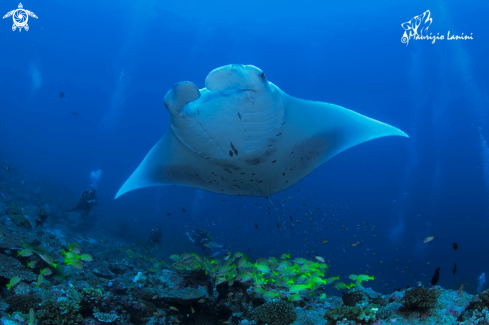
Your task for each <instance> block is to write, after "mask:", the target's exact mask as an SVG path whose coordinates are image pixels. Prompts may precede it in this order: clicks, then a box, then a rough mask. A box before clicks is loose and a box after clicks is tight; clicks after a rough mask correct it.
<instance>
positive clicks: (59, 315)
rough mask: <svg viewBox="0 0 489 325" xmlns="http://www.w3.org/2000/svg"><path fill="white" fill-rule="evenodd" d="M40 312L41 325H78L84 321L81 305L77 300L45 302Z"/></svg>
mask: <svg viewBox="0 0 489 325" xmlns="http://www.w3.org/2000/svg"><path fill="white" fill-rule="evenodd" d="M40 308H41V310H40V311H39V314H38V315H39V317H38V318H39V320H40V321H41V324H55V325H64V324H77V323H79V322H81V321H83V317H82V316H81V315H80V308H81V307H80V305H78V303H77V302H76V301H75V300H72V299H66V300H61V301H51V300H48V301H45V302H44V303H43V304H42V305H41V307H40Z"/></svg>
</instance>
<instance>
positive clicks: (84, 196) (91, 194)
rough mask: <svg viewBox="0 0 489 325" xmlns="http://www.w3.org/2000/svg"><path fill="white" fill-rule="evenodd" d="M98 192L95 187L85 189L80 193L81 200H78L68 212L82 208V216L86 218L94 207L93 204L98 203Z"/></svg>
mask: <svg viewBox="0 0 489 325" xmlns="http://www.w3.org/2000/svg"><path fill="white" fill-rule="evenodd" d="M96 192H97V191H96V190H95V189H93V188H91V189H89V190H84V191H83V192H82V193H81V195H80V202H78V204H77V205H76V206H75V207H74V208H72V209H69V210H67V212H72V211H79V210H82V211H83V212H82V214H81V216H82V217H83V219H86V218H87V216H88V214H89V213H90V211H91V209H92V205H96V204H97V203H98V200H97V198H96V197H95V193H96Z"/></svg>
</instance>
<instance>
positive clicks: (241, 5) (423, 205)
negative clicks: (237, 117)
mask: <svg viewBox="0 0 489 325" xmlns="http://www.w3.org/2000/svg"><path fill="white" fill-rule="evenodd" d="M17 5H18V3H17V2H15V1H2V2H1V4H0V9H1V10H0V11H2V12H4V13H6V12H8V11H10V10H13V9H16V8H17ZM23 5H24V8H25V9H28V10H31V11H33V12H34V13H35V14H36V15H37V16H38V17H39V18H38V19H34V18H30V19H29V21H28V22H29V26H30V29H29V31H25V30H23V31H22V32H20V33H19V32H18V31H15V32H13V31H12V29H11V26H12V19H11V18H8V19H3V20H1V21H0V23H1V24H0V47H1V51H0V166H11V169H12V170H11V173H12V174H14V175H15V177H14V176H13V177H14V178H15V179H16V180H17V182H18V190H19V191H22V186H24V185H25V186H28V185H29V184H36V185H35V186H38V187H39V189H40V190H39V196H42V197H43V200H44V202H47V203H49V202H50V200H52V201H55V200H60V198H62V201H63V202H62V203H63V204H65V205H66V207H67V208H69V207H71V206H72V205H74V204H75V203H76V202H77V199H78V196H79V193H80V192H81V191H82V190H83V189H85V188H87V187H89V186H90V184H92V181H91V179H90V174H91V172H92V171H94V172H96V171H97V170H99V169H100V170H101V171H102V176H101V178H100V181H99V183H98V184H97V187H98V198H99V205H98V206H97V207H95V208H94V209H93V213H92V215H91V216H90V217H89V219H88V221H86V222H84V221H82V220H78V219H75V217H76V216H71V217H70V218H73V219H70V220H65V221H64V223H65V224H67V225H70V224H72V225H73V227H75V228H76V229H77V231H79V232H83V233H92V234H94V233H96V234H99V235H102V234H103V235H104V236H105V237H110V238H112V239H113V241H121V242H125V243H133V242H135V243H138V242H140V241H142V240H144V239H145V238H146V236H147V235H148V233H149V231H150V229H151V228H152V227H154V226H161V227H162V229H163V243H162V244H161V246H160V250H159V253H158V254H159V255H160V256H161V257H167V256H168V255H169V254H179V253H181V252H183V251H191V250H196V249H197V251H198V248H196V247H194V246H193V245H192V244H191V243H190V242H189V241H188V240H187V238H186V236H185V232H186V231H188V230H189V229H191V228H193V227H199V228H203V229H206V230H208V231H210V232H211V233H212V234H213V235H214V237H216V239H217V240H218V241H219V242H221V243H225V244H226V245H227V246H228V247H230V248H231V249H232V250H233V251H243V252H244V253H245V254H248V255H249V256H251V257H252V258H258V257H266V256H279V255H280V254H282V253H285V252H291V253H292V255H293V256H303V257H309V258H312V257H313V256H314V254H315V253H317V254H318V255H320V256H323V257H324V258H325V259H326V260H329V261H330V262H329V263H328V264H330V266H332V272H331V273H332V275H341V277H342V279H343V280H346V277H347V276H348V275H349V274H352V273H354V274H360V273H366V274H369V275H375V277H376V281H374V282H373V283H372V284H370V283H369V284H370V285H372V286H373V287H374V288H375V289H376V290H377V291H380V292H389V291H391V290H393V289H394V288H397V287H402V288H404V287H406V286H408V285H410V286H413V285H415V284H416V282H417V281H423V283H424V284H425V285H426V284H428V283H429V280H430V278H431V276H432V274H433V272H434V270H435V269H436V268H437V267H440V268H441V273H440V282H439V284H440V285H441V286H443V287H446V288H451V289H455V288H458V287H459V286H460V284H462V283H464V282H467V285H466V286H465V288H466V290H468V291H469V292H475V290H476V288H477V278H478V277H479V276H480V275H481V273H483V272H489V260H488V259H487V256H488V255H489V241H488V240H487V238H488V237H487V234H488V233H489V221H488V218H489V209H488V208H489V204H488V202H489V146H488V143H487V139H489V117H488V114H487V110H488V108H489V95H488V90H489V78H488V75H489V74H488V73H489V63H488V60H487V58H488V57H489V46H488V44H489V30H488V29H487V26H486V24H485V21H486V17H487V14H489V4H488V3H487V2H484V1H480V0H479V1H467V2H457V1H451V2H447V1H428V2H426V1H414V2H413V1H404V2H397V1H395V2H392V1H376V2H374V3H368V2H365V1H351V2H345V3H342V4H337V3H336V2H331V3H326V2H325V1H300V2H299V1H275V0H274V1H267V2H266V3H265V4H264V3H263V2H262V1H210V2H209V1H176V2H173V3H170V2H169V1H166V2H162V1H117V2H116V1H113V2H98V1H69V2H66V1H50V2H46V1H43V2H39V1H27V2H23ZM426 10H430V11H431V17H432V19H433V23H432V25H431V26H430V29H429V31H430V32H433V33H440V34H445V35H446V33H447V31H450V33H451V34H457V35H461V34H462V33H464V34H470V33H472V35H473V40H464V41H462V40H459V41H448V40H443V41H436V42H435V44H432V43H431V42H430V41H421V40H418V41H415V40H412V41H410V43H409V45H408V46H406V44H403V43H401V37H402V34H403V31H404V30H403V28H402V27H401V23H403V22H406V21H409V20H410V19H411V18H412V17H414V16H416V15H420V14H421V13H423V12H424V11H426ZM2 15H3V14H2ZM230 63H240V64H252V65H255V66H257V67H259V68H261V69H262V70H263V71H265V73H266V75H267V78H268V79H269V80H270V81H272V82H273V83H275V84H276V85H277V86H278V87H280V88H281V89H282V90H283V91H284V92H286V93H288V94H290V95H292V96H294V97H297V98H303V99H309V100H315V101H324V102H330V103H334V104H337V105H341V106H343V107H346V108H349V109H352V110H354V111H356V112H359V113H361V114H364V115H366V116H369V117H372V118H375V119H378V120H380V121H383V122H385V123H388V124H391V125H393V126H395V127H398V128H399V129H401V130H403V131H405V132H406V133H407V134H409V136H410V138H409V139H405V138H400V137H387V138H381V139H377V140H374V141H370V142H367V143H364V144H361V145H358V146H356V147H353V148H351V149H348V150H347V151H345V152H343V153H341V154H339V155H338V156H336V157H334V158H333V159H331V160H330V161H328V162H327V163H325V164H324V165H323V166H322V167H320V168H318V169H317V170H315V171H314V172H313V173H312V174H310V175H309V176H308V177H306V178H305V179H303V180H302V181H300V182H299V183H298V184H296V185H294V186H292V187H291V188H289V189H287V190H285V191H283V192H281V193H278V194H274V195H272V196H271V197H270V199H271V200H272V202H273V203H274V205H275V207H276V208H277V210H278V213H279V215H280V216H281V218H282V219H283V220H287V222H286V223H285V229H286V230H287V231H285V230H284V227H280V228H279V227H277V222H278V219H277V217H276V215H275V213H274V211H273V210H269V209H268V208H267V207H268V206H269V205H270V203H269V202H268V201H267V200H266V199H265V198H261V197H257V198H255V197H232V196H224V195H218V194H214V193H208V192H205V191H203V190H198V189H193V188H186V187H173V186H171V187H154V188H145V189H140V190H137V191H133V192H130V193H128V194H125V195H124V196H122V197H120V198H119V199H117V200H114V196H115V194H116V192H117V191H118V189H119V188H120V187H121V186H122V184H123V183H124V182H125V180H126V179H127V178H128V177H129V176H130V175H131V173H132V172H133V171H134V170H135V168H136V167H137V166H138V165H139V163H140V162H141V161H142V159H143V158H144V157H145V155H146V154H147V152H148V151H149V150H150V149H151V148H152V146H153V145H154V144H155V143H156V142H157V141H158V140H159V139H160V138H161V137H162V136H163V135H164V134H165V133H166V132H167V131H168V126H169V114H168V112H167V110H166V109H165V108H164V106H163V97H164V95H165V94H166V92H167V91H168V90H169V89H171V87H172V85H173V84H175V83H176V82H179V81H183V80H190V81H193V82H194V83H195V84H196V85H197V86H198V87H199V88H203V87H204V80H205V77H206V76H207V74H208V73H209V72H210V71H211V70H213V69H215V68H217V67H219V66H223V65H226V64H230ZM61 92H62V93H63V94H64V96H63V97H60V93H61ZM2 168H5V167H2ZM22 182H23V183H22ZM289 197H290V199H288V200H287V198H289ZM277 200H278V202H277ZM255 202H256V204H255ZM304 204H305V205H304ZM183 208H185V210H186V212H183V211H182V209H183ZM311 212H313V213H312V214H313V215H314V217H313V221H312V222H311V221H310V219H309V218H308V217H306V215H305V213H307V214H308V215H311ZM168 213H171V215H170V216H167V214H168ZM289 216H291V217H292V218H293V220H294V221H293V222H291V221H290V219H289ZM67 218H68V217H67ZM296 220H298V221H299V222H300V224H298V222H297V221H296ZM342 223H344V225H345V227H346V228H348V231H345V230H343V229H342ZM292 224H293V225H294V229H293V230H291V229H290V227H291V225H292ZM48 225H49V222H48ZM357 225H360V227H359V228H360V230H358V229H357ZM51 226H52V227H55V225H54V222H53V223H52V224H51ZM256 226H258V228H256ZM374 227H375V228H374ZM365 229H366V231H365ZM306 232H307V233H306ZM374 235H375V236H374ZM433 235H434V236H436V240H434V241H433V244H432V245H429V244H423V239H424V238H425V237H427V236H433ZM306 238H307V241H306V242H304V240H305V239H306ZM325 239H327V240H329V242H328V243H326V244H322V241H323V240H325ZM354 242H360V245H358V246H356V247H352V243H354ZM453 242H457V243H458V245H459V249H458V250H457V251H454V250H453V248H452V243H453ZM374 253H375V255H374ZM308 254H310V256H308ZM454 262H456V263H457V273H456V274H455V275H453V274H452V268H453V263H454ZM428 263H429V264H428Z"/></svg>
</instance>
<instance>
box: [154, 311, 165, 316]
mask: <svg viewBox="0 0 489 325" xmlns="http://www.w3.org/2000/svg"><path fill="white" fill-rule="evenodd" d="M153 315H155V316H162V315H163V314H161V313H158V312H156V311H155V312H154V313H153Z"/></svg>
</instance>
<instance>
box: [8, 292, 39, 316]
mask: <svg viewBox="0 0 489 325" xmlns="http://www.w3.org/2000/svg"><path fill="white" fill-rule="evenodd" d="M5 302H6V303H7V304H8V308H7V310H6V311H7V312H9V313H12V312H15V311H20V312H21V313H22V314H27V313H29V310H30V309H31V308H36V306H37V305H38V304H39V303H40V302H41V298H40V297H39V296H36V295H29V294H24V295H12V296H10V297H8V298H7V299H5Z"/></svg>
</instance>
